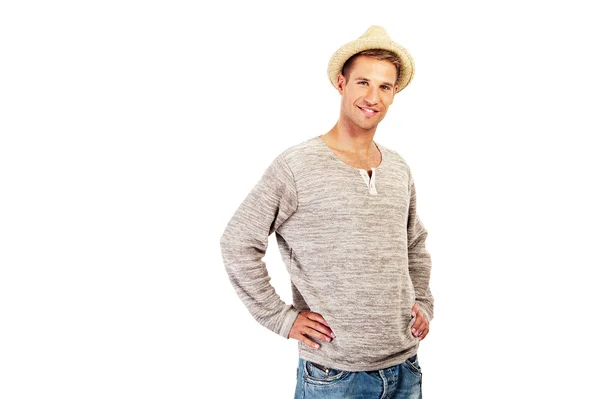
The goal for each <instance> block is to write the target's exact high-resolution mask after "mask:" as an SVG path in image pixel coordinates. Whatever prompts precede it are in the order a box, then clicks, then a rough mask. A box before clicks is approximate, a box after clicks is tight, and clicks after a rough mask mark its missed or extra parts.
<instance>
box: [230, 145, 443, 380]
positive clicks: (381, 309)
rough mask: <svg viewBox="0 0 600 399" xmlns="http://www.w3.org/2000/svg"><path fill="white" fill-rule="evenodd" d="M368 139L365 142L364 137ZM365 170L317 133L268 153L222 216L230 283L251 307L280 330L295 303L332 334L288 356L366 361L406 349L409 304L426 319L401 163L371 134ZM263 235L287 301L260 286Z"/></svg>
mask: <svg viewBox="0 0 600 399" xmlns="http://www.w3.org/2000/svg"><path fill="white" fill-rule="evenodd" d="M374 142H375V141H374ZM375 145H376V146H377V147H378V148H379V150H380V151H381V154H382V162H381V164H380V165H379V166H378V167H377V168H373V169H372V177H371V178H369V176H368V175H367V174H366V171H365V170H363V169H358V168H354V167H352V166H350V165H348V164H346V163H344V162H343V161H342V160H341V159H339V158H338V157H337V156H336V155H335V154H334V153H333V152H332V151H331V149H329V147H327V145H326V144H325V142H324V141H323V139H322V138H321V137H319V136H316V137H313V138H311V139H308V140H305V141H304V142H301V143H299V144H296V145H294V146H292V147H289V148H287V149H286V150H285V151H283V152H281V153H280V154H279V155H278V156H277V157H275V159H274V160H273V161H272V162H271V164H270V165H269V166H268V168H267V169H266V170H265V172H264V174H263V175H262V177H261V178H260V180H259V181H258V183H257V184H256V185H255V186H254V188H253V189H252V190H251V191H250V193H249V194H248V195H247V197H246V198H245V199H244V200H243V202H242V203H241V205H240V206H239V208H238V209H237V210H236V212H235V213H234V215H233V217H232V218H231V220H230V221H229V223H228V224H227V227H226V228H225V231H224V232H223V235H222V236H221V240H220V245H221V250H222V255H223V261H224V265H225V268H226V271H227V274H228V276H229V279H230V281H231V283H232V284H233V287H234V289H235V291H236V293H237V295H238V296H239V297H240V299H241V300H242V301H243V303H244V304H245V305H246V307H247V308H248V310H249V311H250V313H251V314H252V316H253V317H254V318H255V319H256V320H257V321H258V322H259V323H260V324H262V325H263V326H264V327H266V328H268V329H270V330H271V331H273V332H275V333H277V334H279V335H281V336H283V337H285V338H288V335H289V332H290V329H291V327H292V325H293V323H294V320H295V319H296V316H297V315H298V313H299V312H301V311H303V310H310V311H312V312H316V313H319V314H321V315H322V316H323V317H324V318H325V320H326V321H327V322H328V324H329V327H330V328H331V329H332V330H333V332H334V333H335V335H336V338H333V339H332V341H330V342H327V341H320V340H317V342H319V344H320V345H321V347H320V348H319V349H316V348H312V347H310V346H308V345H306V344H304V343H303V342H301V341H297V342H298V351H299V356H300V357H302V358H304V359H306V360H309V361H313V362H316V363H319V364H321V365H324V366H327V367H330V368H336V369H342V370H347V371H367V370H377V369H381V368H386V367H390V366H393V365H396V364H398V363H402V362H403V361H405V360H406V359H407V358H409V357H411V356H412V355H414V354H415V353H416V352H417V349H418V347H419V342H420V341H419V339H418V338H416V337H414V336H413V335H412V333H411V331H410V329H411V326H412V325H413V324H414V321H415V318H413V317H411V308H412V306H413V304H414V303H415V302H417V303H418V304H419V305H420V308H421V310H422V311H423V312H424V313H425V315H426V316H427V318H428V319H429V320H431V319H432V317H433V297H432V295H431V291H430V289H429V277H430V272H431V257H430V254H429V252H428V250H427V249H426V246H425V240H426V237H427V230H426V229H425V228H424V226H423V223H422V222H421V220H420V219H419V217H418V216H417V211H416V198H417V197H416V192H415V185H414V181H413V178H412V174H411V171H410V168H409V167H408V165H407V163H406V162H405V161H404V159H403V158H402V157H401V156H400V155H399V153H398V152H396V151H394V150H391V149H389V148H387V147H385V146H383V145H381V144H379V143H377V142H375ZM273 232H274V233H275V235H276V239H277V243H278V246H279V250H280V252H281V255H282V258H283V262H284V264H285V266H286V268H287V271H288V273H289V275H290V280H291V284H292V287H291V288H292V295H293V304H291V305H290V304H286V303H285V302H283V301H282V300H281V298H280V296H279V295H278V294H277V293H276V291H275V289H274V287H273V286H272V285H271V284H270V282H269V281H270V279H271V278H270V277H269V275H268V271H267V269H266V265H265V263H264V262H263V260H262V258H263V256H264V255H265V253H266V250H267V245H268V238H269V236H270V235H271V234H272V233H273Z"/></svg>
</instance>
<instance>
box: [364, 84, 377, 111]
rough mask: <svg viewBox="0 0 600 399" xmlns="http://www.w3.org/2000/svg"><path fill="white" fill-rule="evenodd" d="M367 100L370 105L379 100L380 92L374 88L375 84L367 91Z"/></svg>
mask: <svg viewBox="0 0 600 399" xmlns="http://www.w3.org/2000/svg"><path fill="white" fill-rule="evenodd" d="M365 102H366V103H367V104H368V105H369V106H371V105H375V104H377V103H378V102H379V93H378V92H377V89H376V88H374V87H373V86H370V87H369V91H368V92H367V95H366V96H365Z"/></svg>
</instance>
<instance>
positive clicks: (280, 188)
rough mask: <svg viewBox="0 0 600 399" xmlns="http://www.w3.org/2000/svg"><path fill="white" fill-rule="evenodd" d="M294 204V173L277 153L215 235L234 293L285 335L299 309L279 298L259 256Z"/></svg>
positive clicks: (262, 321) (266, 323) (267, 324)
mask: <svg viewBox="0 0 600 399" xmlns="http://www.w3.org/2000/svg"><path fill="white" fill-rule="evenodd" d="M297 206H298V202H297V196H296V185H295V180H294V176H293V174H292V171H291V169H290V167H289V166H288V165H287V163H286V161H285V158H284V156H283V153H281V154H280V155H279V156H277V157H276V158H275V159H274V160H273V161H272V162H271V164H270V165H269V167H268V168H267V169H266V170H265V172H264V173H263V175H262V177H261V178H260V180H259V181H258V183H257V184H256V185H255V186H254V187H253V188H252V190H251V191H250V193H249V194H248V195H247V196H246V198H245V199H244V200H243V201H242V203H241V205H240V206H239V207H238V209H237V210H236V211H235V213H234V214H233V217H232V218H231V220H230V221H229V223H228V224H227V227H226V228H225V231H224V232H223V234H222V236H221V239H220V246H221V252H222V256H223V262H224V265H225V270H226V272H227V275H228V276H229V280H230V281H231V284H232V285H233V288H234V289H235V292H236V294H237V295H238V296H239V298H240V299H241V300H242V302H243V303H244V305H245V306H246V308H247V309H248V311H250V314H252V316H253V317H254V319H256V321H258V322H259V323H260V324H261V325H262V326H264V327H266V328H268V329H269V330H271V331H273V332H275V333H276V334H279V335H281V336H283V337H284V338H286V339H287V338H289V332H290V330H291V328H292V325H293V324H294V321H295V320H296V317H297V316H298V314H299V313H300V311H299V310H298V309H296V308H295V307H294V306H293V305H288V304H286V303H285V302H283V301H282V300H281V297H280V296H279V295H278V294H277V293H276V291H275V288H274V287H273V286H272V285H271V283H270V280H271V277H270V276H269V274H268V271H267V268H266V264H265V262H264V261H263V260H262V258H263V257H264V255H265V253H266V250H267V245H268V238H269V236H270V235H271V234H272V233H273V232H274V231H276V230H277V229H278V228H279V227H280V226H281V225H282V224H283V223H284V222H285V221H286V220H287V219H288V218H289V217H290V216H291V215H292V214H293V213H294V212H295V211H296V208H297Z"/></svg>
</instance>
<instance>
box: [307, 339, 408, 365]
mask: <svg viewBox="0 0 600 399" xmlns="http://www.w3.org/2000/svg"><path fill="white" fill-rule="evenodd" d="M418 349H419V343H417V344H416V345H415V346H413V347H412V348H410V349H409V350H407V351H405V352H401V353H398V354H397V355H396V356H393V357H390V358H386V360H383V361H380V362H353V363H344V362H335V361H332V360H331V359H327V358H324V357H321V356H315V354H314V353H312V352H307V351H305V350H303V349H302V348H298V356H299V357H300V358H302V359H304V360H308V361H310V362H314V363H317V364H321V365H323V366H326V367H329V368H332V369H336V370H343V371H351V372H358V371H375V370H381V369H385V368H388V367H392V366H396V365H398V364H401V363H404V362H405V361H406V360H407V359H408V358H410V357H412V356H414V355H415V354H416V353H417V351H418Z"/></svg>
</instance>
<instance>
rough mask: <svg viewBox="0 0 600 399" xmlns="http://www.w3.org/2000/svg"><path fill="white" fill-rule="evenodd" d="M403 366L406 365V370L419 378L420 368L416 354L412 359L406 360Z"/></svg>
mask: <svg viewBox="0 0 600 399" xmlns="http://www.w3.org/2000/svg"><path fill="white" fill-rule="evenodd" d="M404 364H405V365H406V368H408V369H409V370H410V371H412V372H413V373H415V374H416V375H418V376H421V374H422V371H421V366H420V365H419V358H418V357H417V354H416V353H415V354H414V355H413V356H412V357H409V358H408V359H406V361H405V362H404Z"/></svg>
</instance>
